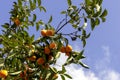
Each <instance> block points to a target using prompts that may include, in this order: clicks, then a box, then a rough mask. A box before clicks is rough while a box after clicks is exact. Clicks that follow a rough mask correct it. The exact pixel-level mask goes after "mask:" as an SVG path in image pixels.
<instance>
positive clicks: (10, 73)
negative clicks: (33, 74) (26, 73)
mask: <svg viewBox="0 0 120 80" xmlns="http://www.w3.org/2000/svg"><path fill="white" fill-rule="evenodd" d="M21 72H22V71H17V72H9V75H11V76H14V75H18V74H20V73H21Z"/></svg>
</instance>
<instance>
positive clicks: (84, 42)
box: [82, 39, 86, 47]
mask: <svg viewBox="0 0 120 80" xmlns="http://www.w3.org/2000/svg"><path fill="white" fill-rule="evenodd" d="M82 43H83V47H85V45H86V40H85V39H84V40H83V41H82Z"/></svg>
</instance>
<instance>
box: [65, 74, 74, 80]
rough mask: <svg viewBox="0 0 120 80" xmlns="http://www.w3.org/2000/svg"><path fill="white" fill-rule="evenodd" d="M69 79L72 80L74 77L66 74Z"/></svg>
mask: <svg viewBox="0 0 120 80" xmlns="http://www.w3.org/2000/svg"><path fill="white" fill-rule="evenodd" d="M64 75H65V76H66V77H67V78H69V79H72V77H71V76H70V75H68V74H64Z"/></svg>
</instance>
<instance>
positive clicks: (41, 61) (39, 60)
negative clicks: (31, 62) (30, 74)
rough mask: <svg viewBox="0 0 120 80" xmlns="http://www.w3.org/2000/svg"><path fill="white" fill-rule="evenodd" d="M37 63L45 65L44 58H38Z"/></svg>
mask: <svg viewBox="0 0 120 80" xmlns="http://www.w3.org/2000/svg"><path fill="white" fill-rule="evenodd" d="M37 63H38V64H39V65H42V64H44V63H45V60H44V58H38V59H37Z"/></svg>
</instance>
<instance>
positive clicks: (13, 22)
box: [0, 0, 107, 80]
mask: <svg viewBox="0 0 120 80" xmlns="http://www.w3.org/2000/svg"><path fill="white" fill-rule="evenodd" d="M65 1H66V2H67V4H66V5H68V7H67V9H66V10H63V11H61V15H64V17H63V20H60V22H58V24H56V26H57V27H54V26H52V24H51V22H52V19H53V17H54V16H50V19H49V20H48V22H44V21H43V20H42V19H38V18H37V17H38V16H39V13H37V14H36V13H33V11H34V10H36V9H39V10H40V11H39V12H42V11H44V12H46V11H47V10H46V8H45V6H43V5H42V0H17V1H16V2H13V8H12V9H11V11H10V18H9V19H10V21H9V22H7V23H5V24H3V25H2V27H3V28H2V34H0V78H1V80H56V79H57V78H58V75H59V76H61V79H62V80H65V79H66V78H70V79H72V77H71V76H70V75H69V74H67V73H66V69H65V66H67V65H70V64H71V63H74V64H76V65H81V66H82V67H84V68H89V67H88V66H87V65H85V64H84V63H83V62H82V61H81V59H83V58H85V56H84V55H83V53H84V47H85V45H86V39H87V38H89V36H90V34H91V31H93V30H94V28H95V27H96V26H98V25H99V24H100V23H101V22H105V20H106V18H105V16H106V15H107V10H106V9H102V2H103V0H84V1H83V2H81V3H79V4H78V6H77V5H75V4H73V3H72V0H65ZM44 14H45V13H44ZM53 23H54V22H53ZM68 24H69V26H72V28H73V31H72V32H70V33H68V32H67V31H66V32H62V31H61V30H62V29H64V27H65V26H66V27H67V26H68ZM87 24H89V25H88V26H87ZM89 26H90V27H89ZM31 27H34V28H36V31H33V32H34V33H39V37H38V38H37V39H36V38H35V37H34V36H35V34H32V35H30V33H29V30H30V29H31ZM87 28H88V29H89V30H87ZM70 39H71V40H72V41H76V39H80V41H81V42H82V43H81V45H83V50H81V51H80V52H77V51H74V50H73V48H72V45H70V44H69V42H70ZM61 54H64V56H67V59H66V62H64V64H62V65H60V66H61V70H58V69H57V68H55V67H54V65H56V61H57V60H58V58H59V57H60V56H61Z"/></svg>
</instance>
